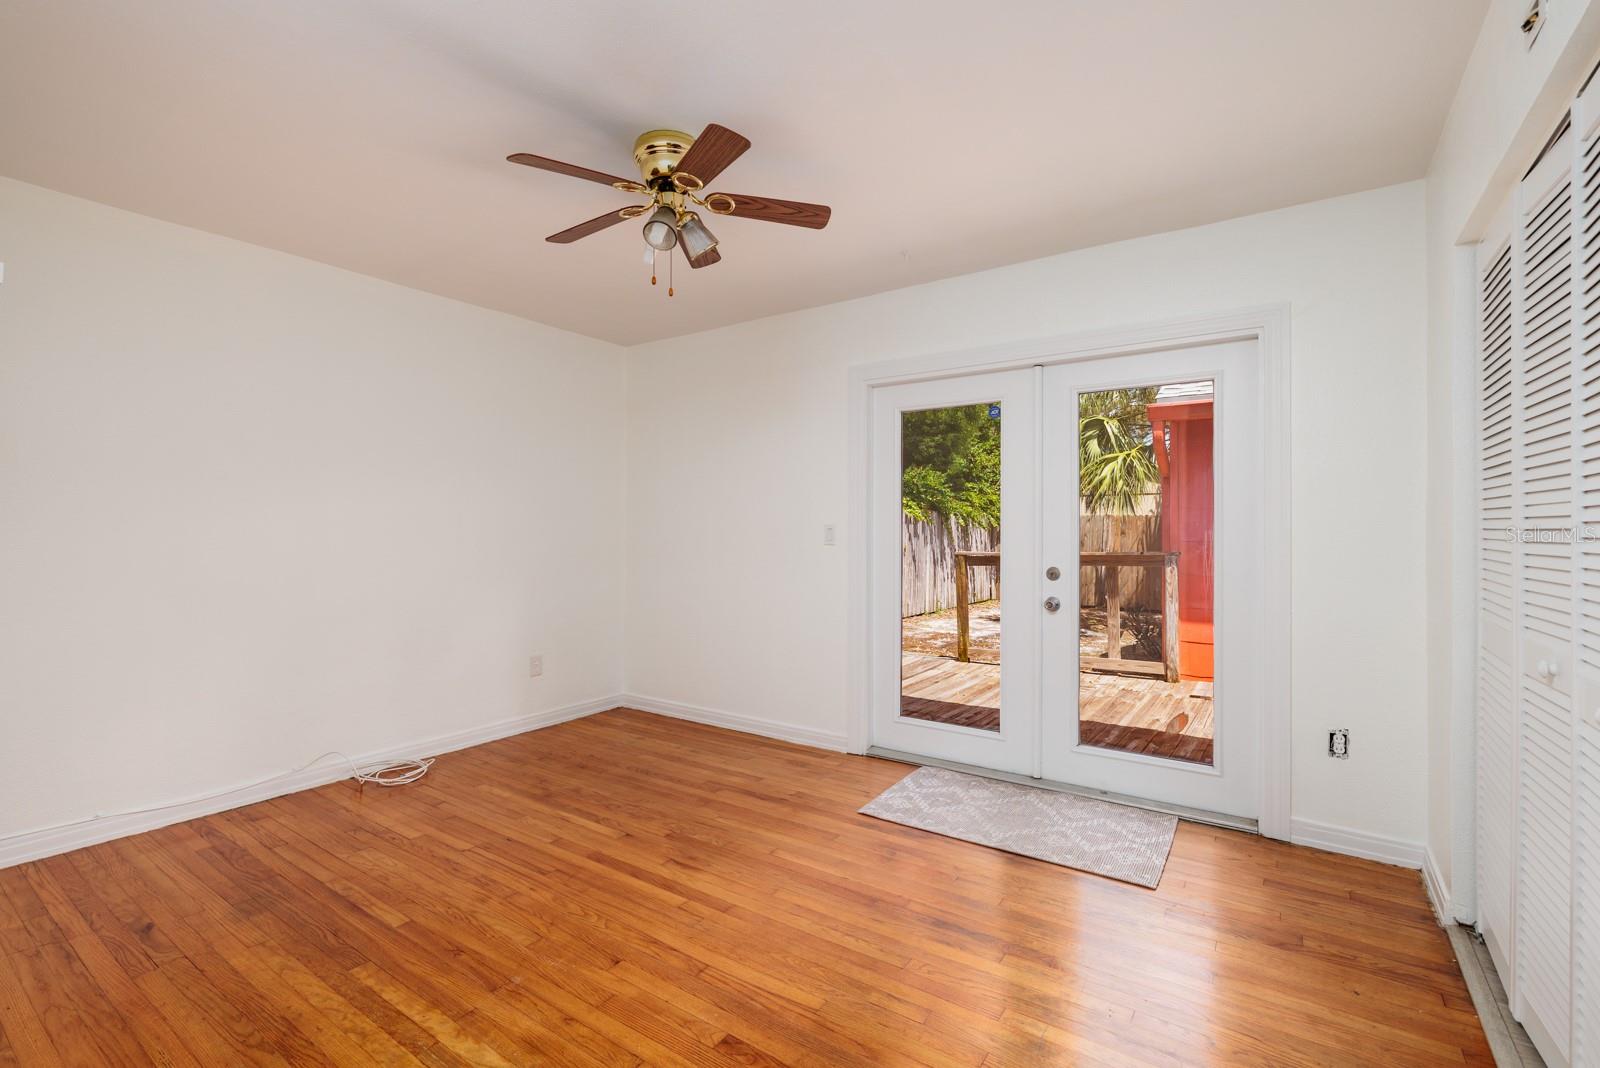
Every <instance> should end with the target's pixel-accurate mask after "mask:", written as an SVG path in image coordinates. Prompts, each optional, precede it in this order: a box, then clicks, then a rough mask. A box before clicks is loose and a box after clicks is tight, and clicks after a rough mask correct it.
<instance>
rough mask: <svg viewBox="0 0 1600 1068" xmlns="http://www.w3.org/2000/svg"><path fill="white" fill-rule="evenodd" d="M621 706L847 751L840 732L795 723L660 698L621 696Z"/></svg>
mask: <svg viewBox="0 0 1600 1068" xmlns="http://www.w3.org/2000/svg"><path fill="white" fill-rule="evenodd" d="M619 701H620V703H621V704H624V705H627V706H628V707H629V708H637V709H638V710H639V711H641V712H654V713H655V714H656V715H659V716H671V717H672V718H673V719H686V720H690V721H691V722H694V723H705V724H708V725H710V726H712V727H726V728H727V729H728V730H731V731H742V732H743V733H745V734H759V735H761V736H762V737H763V738H776V739H778V740H779V741H783V742H795V743H796V744H798V745H809V746H811V747H813V748H815V749H829V750H832V751H833V752H836V753H844V752H848V751H849V748H850V738H849V736H848V735H847V734H845V733H844V732H843V731H837V732H835V731H819V730H817V729H815V728H813V727H801V726H799V725H797V724H794V723H775V722H773V721H772V720H766V719H756V718H755V717H754V716H741V715H738V714H736V713H733V712H719V711H717V710H716V709H712V708H700V707H699V706H697V705H686V704H683V703H682V702H679V701H665V700H662V699H661V698H659V697H646V696H644V695H643V694H637V693H629V694H623V695H622V697H621V698H619Z"/></svg>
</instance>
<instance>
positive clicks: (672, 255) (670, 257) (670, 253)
mask: <svg viewBox="0 0 1600 1068" xmlns="http://www.w3.org/2000/svg"><path fill="white" fill-rule="evenodd" d="M675 250H676V246H674V247H673V248H672V249H668V250H667V296H669V297H670V296H672V265H673V263H674V262H675V261H676V260H677V258H678V257H677V254H676V251H675Z"/></svg>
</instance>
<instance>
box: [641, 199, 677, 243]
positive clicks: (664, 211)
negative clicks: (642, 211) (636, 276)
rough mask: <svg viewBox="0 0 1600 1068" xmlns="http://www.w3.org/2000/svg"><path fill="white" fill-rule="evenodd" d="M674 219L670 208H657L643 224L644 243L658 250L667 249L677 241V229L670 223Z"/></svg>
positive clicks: (674, 220)
mask: <svg viewBox="0 0 1600 1068" xmlns="http://www.w3.org/2000/svg"><path fill="white" fill-rule="evenodd" d="M676 221H677V220H676V217H675V216H674V215H673V213H672V209H671V208H668V207H660V208H657V209H656V210H655V211H653V212H652V213H651V214H650V218H649V220H648V221H646V222H645V224H644V243H645V244H647V245H649V246H650V247H651V248H653V249H656V250H657V251H659V252H667V251H669V250H670V249H671V248H672V246H674V245H676V244H677V243H678V231H677V229H676V228H675V227H674V226H673V225H672V224H673V223H674V222H676Z"/></svg>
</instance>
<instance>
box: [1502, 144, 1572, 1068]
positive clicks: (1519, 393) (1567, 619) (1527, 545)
mask: <svg viewBox="0 0 1600 1068" xmlns="http://www.w3.org/2000/svg"><path fill="white" fill-rule="evenodd" d="M1572 160H1573V148H1572V137H1571V135H1570V134H1569V135H1568V136H1567V137H1566V138H1564V139H1563V140H1562V141H1561V142H1559V143H1558V144H1556V145H1555V146H1554V147H1553V148H1552V149H1551V150H1550V151H1549V152H1548V153H1547V155H1546V157H1545V159H1544V160H1543V161H1542V162H1541V163H1540V165H1539V166H1537V167H1536V168H1535V169H1534V171H1533V173H1532V174H1530V175H1529V177H1528V179H1527V180H1526V181H1525V182H1524V184H1523V195H1522V197H1521V198H1520V205H1519V212H1518V220H1517V222H1518V241H1519V244H1520V252H1521V263H1522V270H1521V272H1520V273H1521V279H1520V282H1521V284H1520V286H1518V287H1517V297H1518V306H1519V311H1520V314H1519V315H1518V316H1517V318H1518V319H1519V321H1520V324H1521V337H1520V344H1519V345H1517V346H1516V359H1515V364H1516V370H1517V373H1516V379H1517V381H1516V409H1515V411H1516V416H1515V422H1516V439H1517V454H1518V457H1519V461H1520V471H1519V475H1520V479H1519V486H1518V493H1517V508H1516V511H1517V520H1518V521H1517V524H1516V525H1517V528H1518V531H1519V535H1520V542H1521V545H1520V551H1519V554H1518V566H1517V570H1516V576H1517V582H1516V585H1517V588H1518V595H1519V600H1518V607H1519V610H1520V617H1521V618H1520V631H1521V635H1520V637H1521V643H1520V653H1521V663H1520V665H1519V670H1518V673H1517V674H1518V691H1519V693H1518V715H1517V724H1518V732H1517V779H1516V782H1517V801H1516V806H1515V812H1516V827H1517V847H1518V855H1517V867H1516V878H1517V885H1516V891H1515V902H1516V904H1515V922H1516V935H1515V943H1516V949H1515V958H1516V960H1515V972H1516V992H1517V998H1518V1001H1519V1002H1520V1003H1521V1005H1522V1006H1523V1007H1524V1008H1525V1010H1527V1013H1528V1014H1531V1017H1532V1018H1531V1019H1528V1018H1526V1016H1525V1019H1524V1023H1526V1024H1527V1025H1528V1027H1529V1030H1530V1032H1532V1033H1534V1034H1535V1035H1536V1036H1538V1037H1539V1038H1541V1039H1543V1041H1544V1044H1546V1045H1548V1046H1554V1051H1555V1052H1556V1053H1557V1054H1558V1055H1559V1057H1560V1058H1561V1059H1565V1058H1567V1057H1569V1056H1570V1033H1571V1020H1572V972H1571V969H1572V945H1571V939H1572V875H1573V872H1572V829H1573V804H1572V802H1573V763H1572V751H1573V744H1574V741H1575V738H1574V732H1573V716H1572V698H1571V694H1572V689H1573V684H1572V677H1573V669H1574V666H1575V665H1574V658H1573V649H1574V641H1575V636H1576V630H1577V628H1576V625H1575V624H1576V618H1575V603H1574V597H1573V591H1574V587H1575V585H1576V580H1577V573H1576V559H1575V556H1576V554H1575V546H1574V539H1573V537H1572V529H1573V520H1574V508H1575V505H1576V501H1575V493H1574V488H1575V483H1574V451H1575V449H1574V413H1575V409H1576V405H1575V390H1574V374H1573V372H1574V369H1575V360H1574V355H1575V350H1576V346H1575V333H1576V331H1575V316H1574V299H1573V298H1574V274H1573V261H1574V246H1575V244H1576V242H1575V235H1574V230H1573V217H1574V197H1573V182H1572Z"/></svg>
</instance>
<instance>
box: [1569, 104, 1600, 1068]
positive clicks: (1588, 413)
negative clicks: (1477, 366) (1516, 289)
mask: <svg viewBox="0 0 1600 1068" xmlns="http://www.w3.org/2000/svg"><path fill="white" fill-rule="evenodd" d="M1588 110H1590V109H1589V108H1588V107H1587V106H1580V111H1583V112H1587V111H1588ZM1597 110H1600V109H1597ZM1597 125H1600V124H1597V123H1595V122H1589V123H1586V129H1587V134H1586V136H1585V138H1584V141H1583V148H1582V151H1581V153H1580V155H1579V162H1578V172H1579V188H1580V190H1581V196H1580V197H1579V205H1580V207H1579V212H1578V225H1577V234H1578V237H1577V256H1578V264H1579V266H1578V272H1579V280H1578V291H1577V319H1578V332H1579V335H1580V338H1581V341H1580V354H1579V358H1578V376H1577V379H1578V380H1577V386H1576V391H1577V399H1576V407H1577V437H1576V447H1577V464H1578V480H1577V487H1578V488H1577V498H1578V500H1577V505H1578V507H1577V518H1578V538H1577V549H1578V565H1579V576H1578V578H1579V581H1578V588H1577V595H1578V597H1577V600H1578V622H1579V638H1578V672H1577V674H1578V678H1577V685H1576V695H1575V696H1576V704H1577V708H1576V711H1577V716H1576V725H1575V726H1576V731H1577V744H1576V746H1575V749H1574V753H1573V757H1574V761H1573V763H1574V772H1573V777H1574V788H1575V792H1576V816H1577V826H1576V828H1575V832H1574V834H1573V898H1574V900H1573V912H1572V915H1573V933H1574V936H1575V937H1574V941H1573V968H1572V978H1573V999H1572V1004H1573V1021H1572V1025H1573V1026H1572V1043H1573V1049H1572V1061H1573V1063H1574V1064H1597V1065H1600V540H1595V539H1600V131H1597V129H1596V127H1597Z"/></svg>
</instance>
